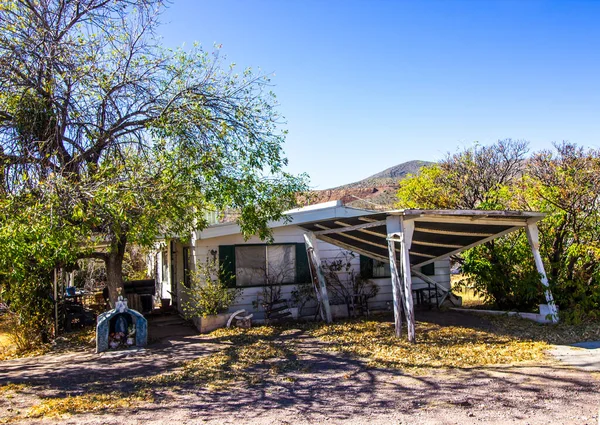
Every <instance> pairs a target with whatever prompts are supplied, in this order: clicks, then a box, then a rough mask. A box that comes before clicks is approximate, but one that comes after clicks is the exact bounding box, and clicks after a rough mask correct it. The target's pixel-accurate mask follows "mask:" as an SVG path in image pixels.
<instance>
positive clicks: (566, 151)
mask: <svg viewBox="0 0 600 425" xmlns="http://www.w3.org/2000/svg"><path fill="white" fill-rule="evenodd" d="M523 184H524V187H523V192H522V193H523V198H524V200H523V202H524V203H525V204H527V205H528V207H530V208H532V209H536V210H539V211H543V212H545V213H546V214H547V216H546V218H545V220H544V222H543V224H542V227H541V229H540V230H541V236H542V238H541V251H542V254H543V255H544V257H545V259H546V264H547V273H548V278H549V279H550V281H551V283H552V286H553V292H554V296H555V298H556V300H557V303H558V304H559V305H560V306H561V308H562V309H563V310H565V311H567V314H568V315H569V316H568V318H570V319H571V320H574V321H579V320H582V319H584V318H585V317H588V316H597V315H598V309H599V307H600V244H599V243H598V241H599V239H600V226H599V224H600V151H599V150H597V149H584V148H582V147H580V146H577V145H574V144H572V143H561V144H557V145H555V147H554V149H553V150H543V151H541V152H538V153H536V154H535V155H533V157H532V158H531V160H530V161H529V162H528V166H527V177H526V179H525V180H524V182H523Z"/></svg>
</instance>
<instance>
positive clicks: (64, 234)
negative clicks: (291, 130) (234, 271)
mask: <svg viewBox="0 0 600 425" xmlns="http://www.w3.org/2000/svg"><path fill="white" fill-rule="evenodd" d="M162 9H163V4H162V2H161V1H158V0H121V1H109V0H50V1H42V0H31V1H29V0H16V1H7V0H0V170H1V171H2V178H1V179H0V191H1V193H2V195H3V200H2V207H3V210H2V216H1V217H2V221H1V222H0V226H2V230H1V231H2V232H4V233H7V234H8V233H10V232H11V231H13V230H14V229H15V228H16V225H15V222H18V223H19V228H21V229H25V230H26V231H25V234H28V235H32V236H31V237H30V238H19V239H17V240H16V241H15V242H14V243H12V244H11V245H9V246H6V248H7V249H4V250H3V251H4V252H2V253H0V256H3V257H4V260H2V264H3V265H4V266H6V267H8V265H9V264H10V263H11V262H14V261H16V262H17V263H19V264H25V263H31V262H32V261H33V262H34V263H35V265H36V267H39V268H41V269H45V270H49V269H51V268H52V267H54V266H57V265H61V264H65V263H68V262H72V261H74V260H75V259H77V258H89V257H91V258H97V259H101V260H103V261H104V262H105V264H106V272H107V280H108V287H109V290H110V294H111V297H112V298H113V299H114V298H115V297H116V289H117V288H119V287H121V286H122V279H123V270H122V264H123V257H124V255H125V252H126V250H125V248H126V246H127V244H128V243H135V244H140V245H148V244H150V243H152V242H153V241H154V239H155V237H156V236H157V235H159V234H161V233H169V234H185V233H186V232H188V231H190V230H191V229H192V228H194V227H195V228H201V227H202V226H204V225H205V224H206V223H205V220H204V216H205V215H204V213H205V212H206V211H214V210H216V211H220V210H224V209H227V208H234V209H237V210H239V211H240V215H239V223H240V226H241V229H242V232H243V233H244V234H246V235H250V234H254V233H257V234H259V235H260V236H261V237H268V236H269V230H268V227H267V223H268V221H269V220H273V219H278V218H280V217H281V212H282V211H283V210H285V209H287V208H289V207H291V206H293V205H294V204H295V200H296V197H295V194H296V193H297V192H298V191H301V190H303V189H305V182H304V177H303V176H301V177H296V176H292V175H290V174H288V173H286V172H285V171H284V168H285V166H286V164H287V160H286V158H285V157H284V155H283V151H282V145H283V142H284V137H285V133H284V132H282V131H281V130H279V127H280V121H281V118H280V117H279V115H278V113H277V111H276V106H277V104H276V101H275V96H274V95H273V94H272V93H271V92H270V91H269V86H270V81H269V79H268V77H267V76H265V75H261V74H259V75H256V74H255V73H253V72H252V70H250V69H246V70H243V71H241V72H237V71H236V68H235V66H233V65H232V66H225V65H224V64H223V61H222V59H221V58H220V57H219V49H218V47H216V48H215V49H214V52H212V53H209V52H206V51H204V50H203V49H202V48H201V47H199V46H194V47H193V48H192V49H190V50H189V51H182V50H176V51H172V50H166V49H163V48H161V47H160V45H159V43H158V40H157V39H156V37H155V32H156V29H157V27H158V18H159V16H160V12H161V10H162ZM30 212H31V213H30ZM33 213H34V215H35V216H36V217H40V218H41V220H40V221H39V222H36V223H34V222H32V221H31V220H30V218H28V214H30V215H31V214H33ZM28 225H31V227H35V230H32V229H28ZM11 229H13V230H11ZM34 233H35V236H33V234H34ZM19 244H22V245H19ZM53 246H57V247H59V248H60V249H53V248H52V247H53ZM98 247H103V249H101V250H99V249H98ZM38 250H39V252H43V253H44V254H43V255H32V252H37V251H38ZM2 273H3V276H4V279H5V280H7V281H10V282H12V283H11V284H12V285H13V287H14V286H15V285H16V283H15V282H18V281H19V279H20V275H18V273H21V271H19V272H18V273H17V272H16V271H15V270H11V269H10V267H8V268H3V270H2Z"/></svg>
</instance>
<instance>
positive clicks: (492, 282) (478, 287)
mask: <svg viewBox="0 0 600 425" xmlns="http://www.w3.org/2000/svg"><path fill="white" fill-rule="evenodd" d="M522 233H523V232H517V233H513V234H510V235H507V236H506V237H504V238H503V239H502V240H501V241H499V240H496V241H493V242H490V243H488V244H484V245H479V246H477V247H475V248H473V249H470V250H468V251H466V252H465V253H464V255H463V260H464V261H463V264H462V271H463V273H464V275H465V277H464V278H463V280H462V281H461V282H460V283H459V284H458V286H459V287H461V286H462V287H467V288H470V289H473V290H474V291H475V294H478V295H479V294H480V295H483V297H484V299H485V301H486V302H488V303H492V304H494V305H495V306H496V307H498V308H500V309H501V310H517V311H529V310H535V308H537V305H538V304H539V303H540V302H541V300H542V299H541V297H540V294H541V291H540V285H541V284H540V276H539V274H538V272H537V270H536V269H535V266H534V263H533V261H532V257H531V249H530V247H529V245H528V243H527V239H526V238H525V237H523V235H522Z"/></svg>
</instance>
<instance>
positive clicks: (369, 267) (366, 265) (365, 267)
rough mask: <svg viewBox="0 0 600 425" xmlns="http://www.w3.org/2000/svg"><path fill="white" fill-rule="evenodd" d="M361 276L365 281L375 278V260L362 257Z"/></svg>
mask: <svg viewBox="0 0 600 425" xmlns="http://www.w3.org/2000/svg"><path fill="white" fill-rule="evenodd" d="M360 276H361V277H362V278H363V279H370V278H372V277H373V259H372V258H369V257H367V256H365V255H362V254H361V255H360Z"/></svg>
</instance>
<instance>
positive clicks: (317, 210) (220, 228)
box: [196, 201, 381, 239]
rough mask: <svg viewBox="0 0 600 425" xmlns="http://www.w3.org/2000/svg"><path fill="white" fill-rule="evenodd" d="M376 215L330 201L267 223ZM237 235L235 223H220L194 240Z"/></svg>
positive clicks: (272, 226) (276, 224) (276, 225)
mask: <svg viewBox="0 0 600 425" xmlns="http://www.w3.org/2000/svg"><path fill="white" fill-rule="evenodd" d="M378 213H381V212H380V211H372V210H363V209H358V208H351V207H346V206H344V205H343V204H342V202H341V201H330V202H324V203H321V204H315V205H309V206H307V207H302V208H296V209H293V210H289V211H285V212H284V213H283V214H284V218H283V219H281V220H278V221H273V222H271V223H269V227H270V228H271V229H274V228H276V227H283V226H294V225H301V224H308V223H313V222H317V221H323V220H332V219H338V218H349V217H358V216H367V215H371V214H378ZM238 233H241V230H240V226H239V225H238V224H237V223H221V224H214V225H212V226H208V227H207V228H205V229H204V230H201V231H199V232H196V239H210V238H217V237H220V236H227V235H235V234H238Z"/></svg>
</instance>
